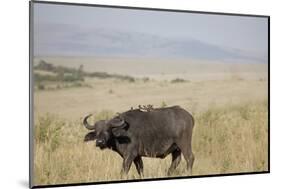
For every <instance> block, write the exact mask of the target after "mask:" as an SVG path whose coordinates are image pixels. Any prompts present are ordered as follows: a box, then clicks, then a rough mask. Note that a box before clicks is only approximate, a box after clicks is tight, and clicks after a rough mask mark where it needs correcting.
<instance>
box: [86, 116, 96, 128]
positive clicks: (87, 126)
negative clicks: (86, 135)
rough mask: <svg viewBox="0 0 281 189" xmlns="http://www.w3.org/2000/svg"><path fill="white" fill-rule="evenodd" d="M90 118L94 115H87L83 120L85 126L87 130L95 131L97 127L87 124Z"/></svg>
mask: <svg viewBox="0 0 281 189" xmlns="http://www.w3.org/2000/svg"><path fill="white" fill-rule="evenodd" d="M90 116H92V114H89V115H87V116H86V117H85V118H84V120H83V125H84V126H85V127H86V128H87V129H89V130H94V129H95V125H90V124H89V123H88V122H87V119H88V118H89V117H90Z"/></svg>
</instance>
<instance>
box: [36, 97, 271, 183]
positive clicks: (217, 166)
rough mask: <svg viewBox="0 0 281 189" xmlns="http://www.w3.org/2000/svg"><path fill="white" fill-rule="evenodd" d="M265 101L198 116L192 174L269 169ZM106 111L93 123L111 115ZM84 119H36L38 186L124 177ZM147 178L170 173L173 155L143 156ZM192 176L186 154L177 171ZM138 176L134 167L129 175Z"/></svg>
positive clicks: (118, 161) (114, 157)
mask: <svg viewBox="0 0 281 189" xmlns="http://www.w3.org/2000/svg"><path fill="white" fill-rule="evenodd" d="M267 114H268V110H267V104H266V103H265V102H259V103H255V104H254V103H252V104H245V105H241V106H232V107H230V106H229V107H225V108H210V109H209V110H207V111H205V112H203V113H197V114H196V115H195V128H194V134H193V151H194V154H195V163H194V167H193V175H208V174H219V173H237V172H252V171H265V170H267V166H268V159H267V155H268V154H267V146H268V139H267V133H268V130H267V128H268V125H267ZM113 115H114V113H113V112H112V111H109V110H105V111H102V112H100V113H99V114H97V115H96V116H95V117H94V119H93V120H90V121H91V122H93V121H97V120H100V119H107V118H110V117H111V116H113ZM81 122H82V119H80V120H77V121H75V122H68V121H66V120H62V119H60V118H58V117H55V116H50V115H46V116H44V117H41V118H39V119H38V120H36V122H35V136H34V142H35V146H34V147H35V150H34V151H35V152H34V153H35V154H34V155H35V165H34V173H35V174H34V175H35V184H38V185H39V184H62V183H77V182H95V181H109V180H120V179H124V178H121V176H120V170H121V165H122V158H121V157H120V156H119V155H118V154H117V153H115V152H112V151H110V150H99V149H97V148H96V147H95V143H94V142H89V143H84V142H83V138H84V135H85V134H86V133H87V132H88V131H87V130H86V129H85V128H83V126H82V124H81ZM143 160H144V177H145V178H158V177H166V176H167V175H166V173H167V170H168V168H169V166H170V163H171V157H170V156H168V157H167V158H165V159H156V158H143ZM175 175H181V176H184V175H188V173H187V171H186V162H185V161H184V158H182V161H181V163H180V165H179V167H178V168H177V169H176V171H175V173H174V175H172V176H175ZM135 178H139V177H138V174H137V172H136V169H135V167H134V165H132V168H131V170H130V172H129V175H128V177H127V178H125V179H135Z"/></svg>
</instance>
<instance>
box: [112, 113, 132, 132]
mask: <svg viewBox="0 0 281 189" xmlns="http://www.w3.org/2000/svg"><path fill="white" fill-rule="evenodd" d="M109 124H110V127H111V129H112V133H113V135H114V136H116V137H120V136H126V134H127V132H126V131H127V130H128V128H129V124H128V123H127V122H126V121H125V120H124V119H123V118H121V117H119V116H118V117H115V118H113V119H112V120H110V121H109Z"/></svg>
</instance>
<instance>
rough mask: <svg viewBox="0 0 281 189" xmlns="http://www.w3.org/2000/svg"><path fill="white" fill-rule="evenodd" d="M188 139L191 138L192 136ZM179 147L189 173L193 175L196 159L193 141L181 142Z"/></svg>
mask: <svg viewBox="0 0 281 189" xmlns="http://www.w3.org/2000/svg"><path fill="white" fill-rule="evenodd" d="M186 138H191V136H190V137H186ZM178 147H179V148H180V149H181V152H182V154H183V157H184V159H185V161H186V163H187V171H188V172H189V174H190V175H192V167H193V163H194V159H195V158H194V154H193V153H192V146H191V140H189V141H186V142H184V141H180V142H179V143H178Z"/></svg>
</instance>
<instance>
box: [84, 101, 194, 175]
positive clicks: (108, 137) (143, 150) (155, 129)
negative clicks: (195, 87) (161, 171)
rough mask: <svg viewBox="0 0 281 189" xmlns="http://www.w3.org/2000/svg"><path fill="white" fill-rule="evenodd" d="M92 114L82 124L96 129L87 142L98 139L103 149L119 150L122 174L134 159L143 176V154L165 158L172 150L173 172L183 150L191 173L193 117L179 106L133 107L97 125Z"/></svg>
mask: <svg viewBox="0 0 281 189" xmlns="http://www.w3.org/2000/svg"><path fill="white" fill-rule="evenodd" d="M90 116H91V114H90V115H88V116H86V117H85V118H84V120H83V125H84V126H85V127H86V128H87V129H89V130H93V131H92V132H89V133H88V134H87V135H86V136H85V138H84V141H85V142H86V141H90V140H96V146H97V147H100V149H105V148H109V149H112V150H113V151H116V152H117V153H118V154H119V155H120V156H121V157H122V158H123V167H122V173H125V174H127V173H128V172H129V169H130V166H131V164H132V162H134V164H135V166H136V169H137V171H138V174H139V175H140V176H143V162H142V158H141V157H142V156H143V157H156V158H165V157H166V156H167V155H168V154H170V153H171V154H172V164H171V166H170V168H169V170H168V175H170V174H171V173H172V172H173V170H175V168H176V167H177V166H178V164H179V163H180V160H181V153H182V154H183V156H184V158H185V160H186V162H187V170H188V171H190V174H191V172H192V166H193V162H194V155H193V152H192V145H191V140H192V130H193V126H194V119H193V117H192V115H191V114H190V113H188V112H187V111H186V110H184V109H183V108H181V107H180V106H173V107H166V108H157V109H153V110H150V111H141V109H131V110H129V111H126V112H124V113H121V114H119V115H118V116H115V117H113V118H112V119H110V120H101V121H97V122H96V123H95V124H94V125H90V124H89V123H88V122H87V119H88V118H89V117H90Z"/></svg>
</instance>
